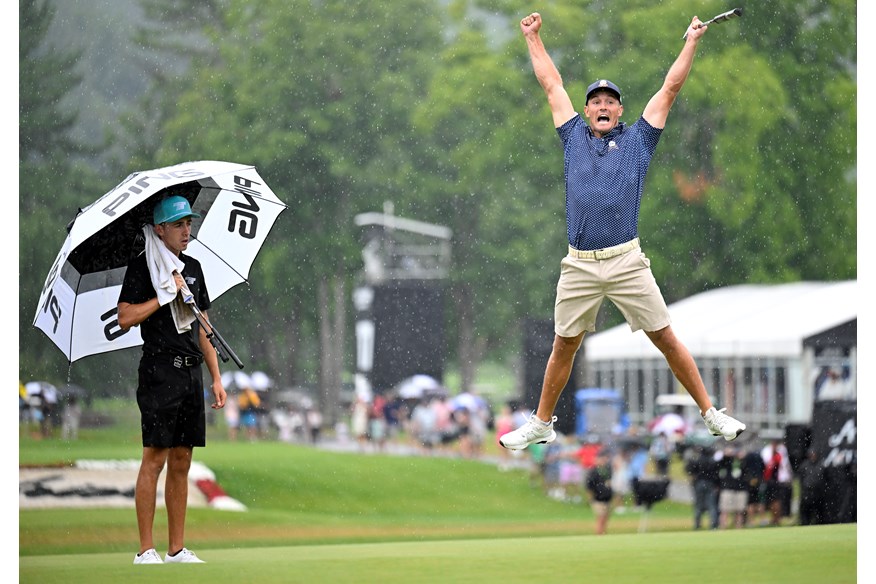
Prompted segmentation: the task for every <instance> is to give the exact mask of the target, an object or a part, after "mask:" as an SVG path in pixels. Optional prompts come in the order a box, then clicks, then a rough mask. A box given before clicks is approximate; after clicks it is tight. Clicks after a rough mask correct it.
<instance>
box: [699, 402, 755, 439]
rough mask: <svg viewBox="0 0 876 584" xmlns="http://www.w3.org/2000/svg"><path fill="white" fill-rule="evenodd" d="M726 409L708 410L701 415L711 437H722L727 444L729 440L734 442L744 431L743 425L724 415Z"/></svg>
mask: <svg viewBox="0 0 876 584" xmlns="http://www.w3.org/2000/svg"><path fill="white" fill-rule="evenodd" d="M726 409H727V408H721V409H720V410H716V409H715V408H709V409H708V410H707V411H706V413H705V414H703V421H704V422H705V423H706V428H708V429H709V432H711V433H712V436H723V437H724V440H727V441H728V442H729V441H730V440H736V437H737V436H739V435H740V434H742V432H743V431H744V430H745V424H743V423H742V422H740V421H739V420H737V419H736V418H731V417H730V416H728V415H727V414H725V413H724V410H726Z"/></svg>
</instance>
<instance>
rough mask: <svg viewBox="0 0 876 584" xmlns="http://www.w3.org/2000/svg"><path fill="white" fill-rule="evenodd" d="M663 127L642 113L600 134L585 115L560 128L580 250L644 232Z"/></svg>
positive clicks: (569, 211) (569, 218)
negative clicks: (645, 194)
mask: <svg viewBox="0 0 876 584" xmlns="http://www.w3.org/2000/svg"><path fill="white" fill-rule="evenodd" d="M662 132H663V130H661V129H658V128H655V127H653V126H652V125H651V124H649V123H648V122H646V121H645V118H642V117H640V118H639V119H638V120H637V121H636V123H634V124H633V125H632V126H626V125H625V124H624V123H623V122H619V123H618V125H617V126H616V127H615V128H614V129H613V130H612V131H611V132H609V133H608V134H606V135H605V136H604V137H603V138H597V137H596V136H595V135H594V134H593V132H592V130H591V129H590V126H588V125H587V123H586V122H585V121H584V118H582V117H581V116H580V115H579V114H578V115H575V117H573V118H572V119H570V120H569V121H568V122H566V123H565V124H563V125H562V126H560V127H559V128H557V133H558V134H559V135H560V139H561V140H562V143H563V152H564V159H565V162H564V174H565V178H566V230H567V232H568V236H569V245H571V246H572V247H574V248H575V249H585V250H588V249H603V248H606V247H611V246H613V245H618V244H620V243H624V242H625V241H629V240H631V239H634V238H636V237H638V223H639V205H640V203H641V201H642V190H643V189H644V186H645V174H646V173H647V172H648V165H649V164H650V163H651V157H652V156H653V155H654V150H655V149H656V148H657V141H658V140H659V139H660V134H661V133H662Z"/></svg>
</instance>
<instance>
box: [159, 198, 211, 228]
mask: <svg viewBox="0 0 876 584" xmlns="http://www.w3.org/2000/svg"><path fill="white" fill-rule="evenodd" d="M186 217H200V215H198V214H197V213H195V212H193V211H192V207H191V206H190V205H189V201H188V199H186V198H185V197H181V196H179V195H174V196H172V197H167V198H166V199H162V200H161V201H158V204H157V205H155V210H154V211H153V212H152V222H153V223H154V224H155V225H160V224H162V223H173V222H174V221H179V220H180V219H185V218H186Z"/></svg>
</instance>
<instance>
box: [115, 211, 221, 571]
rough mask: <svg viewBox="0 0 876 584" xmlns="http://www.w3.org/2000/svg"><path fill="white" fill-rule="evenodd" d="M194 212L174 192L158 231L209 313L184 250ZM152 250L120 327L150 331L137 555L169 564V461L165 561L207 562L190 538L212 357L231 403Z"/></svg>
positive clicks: (137, 559) (124, 305)
mask: <svg viewBox="0 0 876 584" xmlns="http://www.w3.org/2000/svg"><path fill="white" fill-rule="evenodd" d="M192 217H200V215H198V214H196V213H193V212H192V209H191V207H190V206H189V202H188V201H187V200H186V199H185V198H184V197H181V196H172V197H168V198H165V199H163V200H162V201H160V202H159V203H158V204H157V205H156V206H155V210H154V212H153V222H154V225H153V226H152V229H153V230H154V233H155V234H156V235H157V236H158V238H159V239H160V241H158V242H157V245H158V246H161V245H163V246H165V247H166V248H167V249H168V250H169V251H170V252H171V253H172V254H173V256H176V257H177V258H178V259H179V260H181V261H182V262H183V264H184V265H185V267H184V268H183V269H182V273H181V274H180V273H178V272H177V273H173V278H174V280H175V281H176V290H177V291H179V290H180V289H182V288H183V286H184V285H185V286H187V287H188V290H189V291H190V292H191V293H192V294H193V295H194V298H195V301H196V303H197V305H198V307H199V308H200V309H201V312H202V314H204V315H206V312H205V311H206V309H208V308H209V307H210V298H209V296H208V295H207V287H206V285H205V284H204V274H203V272H202V271H201V264H200V263H199V262H198V260H196V259H194V258H192V257H189V256H187V255H185V254H184V253H182V252H183V251H185V250H186V248H187V247H188V244H189V240H190V238H191V233H192ZM147 246H148V244H147ZM147 255H149V254H147V253H146V252H144V253H141V254H140V255H139V256H137V257H136V258H134V259H133V260H132V261H131V263H130V264H129V265H128V269H127V271H126V272H125V280H124V283H123V284H122V290H121V292H120V293H119V303H118V310H119V314H118V320H119V326H120V327H121V328H122V329H123V330H128V329H129V328H131V327H132V326H137V325H142V326H141V334H142V336H143V353H142V356H141V358H140V368H139V372H138V382H137V405H138V406H139V408H140V424H141V428H142V434H143V459H142V461H141V462H140V471H139V473H138V475H137V485H136V491H135V494H134V503H135V506H136V510H137V527H138V529H139V532H140V552H139V553H138V554H137V555H135V556H134V563H135V564H161V563H163V562H162V560H161V556H160V555H159V554H158V552H157V551H156V550H155V544H154V542H153V539H152V526H153V523H154V520H155V499H156V493H157V490H158V478H159V475H160V474H161V471H162V469H163V468H164V465H165V463H166V464H167V476H166V478H165V493H164V502H165V505H166V507H167V530H168V548H167V553H166V554H165V557H164V562H175V563H203V560H201V559H199V558H198V556H196V555H195V554H194V552H192V551H190V550H188V549H186V547H185V546H184V543H183V540H184V536H185V522H186V507H187V503H188V484H189V482H188V481H189V467H190V466H191V463H192V450H193V448H194V447H195V446H204V445H205V442H206V420H205V408H204V382H203V376H202V372H201V362H202V361H204V362H206V364H207V369H208V370H209V372H210V376H211V377H212V379H213V383H212V387H211V390H212V393H213V398H214V400H215V401H214V403H213V405H212V407H213V408H222V407H223V406H224V405H225V397H226V396H225V388H224V387H223V386H222V380H221V375H220V372H219V360H218V357H217V355H216V351H215V350H214V349H213V347H212V346H211V344H210V341H209V339H208V338H207V335H206V333H205V332H204V329H203V327H202V326H200V324H199V322H198V321H197V320H195V321H194V322H191V323H190V324H189V327H190V328H189V330H183V331H182V332H179V326H180V325H179V324H178V323H177V321H176V320H175V318H174V314H173V311H172V308H171V303H165V304H164V305H160V304H159V299H158V292H157V291H156V288H155V287H154V285H153V283H152V275H150V263H151V260H147ZM153 273H154V270H153ZM171 296H173V294H171ZM183 308H184V307H183ZM204 318H205V319H206V316H205V317H204ZM207 322H209V319H207Z"/></svg>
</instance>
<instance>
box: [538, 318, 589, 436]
mask: <svg viewBox="0 0 876 584" xmlns="http://www.w3.org/2000/svg"><path fill="white" fill-rule="evenodd" d="M583 338H584V333H583V332H582V333H581V334H579V335H578V336H575V337H561V336H559V335H555V336H554V346H553V349H552V350H551V356H550V358H548V362H547V367H545V371H544V381H543V382H542V386H541V398H540V399H539V402H538V410H537V411H536V412H535V415H536V416H537V417H538V418H539V419H541V420H543V421H545V422H550V420H551V417H553V415H554V410H555V409H556V407H557V401H559V399H560V394H562V393H563V388H565V387H566V384H567V383H568V382H569V376H571V374H572V364H573V363H574V362H575V353H577V352H578V347H580V346H581V340H582V339H583Z"/></svg>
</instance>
